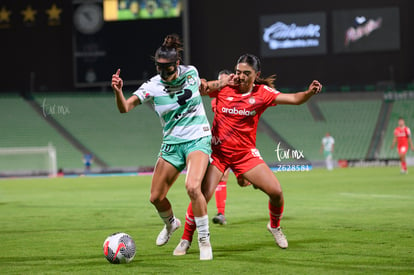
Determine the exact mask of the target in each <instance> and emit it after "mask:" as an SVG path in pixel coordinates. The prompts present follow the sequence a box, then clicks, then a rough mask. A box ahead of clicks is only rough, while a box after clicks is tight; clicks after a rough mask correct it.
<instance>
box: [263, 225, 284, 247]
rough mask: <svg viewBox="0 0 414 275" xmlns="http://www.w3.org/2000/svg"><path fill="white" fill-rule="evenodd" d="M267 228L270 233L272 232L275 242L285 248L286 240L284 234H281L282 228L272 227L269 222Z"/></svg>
mask: <svg viewBox="0 0 414 275" xmlns="http://www.w3.org/2000/svg"><path fill="white" fill-rule="evenodd" d="M267 230H269V232H270V233H272V235H273V237H274V238H275V241H276V244H277V245H278V246H279V247H280V248H287V247H288V241H287V239H286V236H285V234H283V232H282V229H281V228H280V226H279V227H276V228H272V227H271V226H270V223H268V224H267Z"/></svg>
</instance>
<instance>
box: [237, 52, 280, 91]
mask: <svg viewBox="0 0 414 275" xmlns="http://www.w3.org/2000/svg"><path fill="white" fill-rule="evenodd" d="M239 63H246V64H249V65H250V66H251V67H252V68H253V69H254V70H255V71H256V72H260V71H261V69H262V68H261V64H260V59H259V58H258V57H257V56H255V55H253V54H249V53H246V54H243V55H242V56H240V57H239V59H238V60H237V64H239ZM275 80H276V75H275V74H274V75H271V76H268V77H260V76H259V77H257V78H256V80H255V81H254V83H255V84H259V85H260V84H264V85H267V86H269V87H272V88H275V85H274V82H275Z"/></svg>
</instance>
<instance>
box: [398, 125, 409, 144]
mask: <svg viewBox="0 0 414 275" xmlns="http://www.w3.org/2000/svg"><path fill="white" fill-rule="evenodd" d="M410 136H411V131H410V128H408V127H407V126H404V127H403V128H401V127H397V128H395V129H394V137H396V138H397V146H398V147H401V146H406V147H408V139H409V138H410Z"/></svg>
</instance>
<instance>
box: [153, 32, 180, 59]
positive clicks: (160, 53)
mask: <svg viewBox="0 0 414 275" xmlns="http://www.w3.org/2000/svg"><path fill="white" fill-rule="evenodd" d="M182 51H183V44H182V43H181V41H180V38H179V36H178V35H177V34H169V35H167V36H166V37H165V39H164V42H163V43H162V45H161V47H159V48H158V49H157V51H156V52H155V56H154V58H155V59H158V58H165V59H168V60H170V61H171V62H175V61H177V60H180V61H181V52H182Z"/></svg>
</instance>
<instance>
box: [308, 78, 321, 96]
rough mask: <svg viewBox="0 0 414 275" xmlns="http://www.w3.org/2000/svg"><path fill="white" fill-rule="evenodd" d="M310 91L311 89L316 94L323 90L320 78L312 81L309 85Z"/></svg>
mask: <svg viewBox="0 0 414 275" xmlns="http://www.w3.org/2000/svg"><path fill="white" fill-rule="evenodd" d="M309 91H311V92H312V94H314V95H316V94H318V93H320V92H321V91H322V84H321V83H319V81H318V80H314V81H312V83H311V84H310V85H309Z"/></svg>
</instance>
